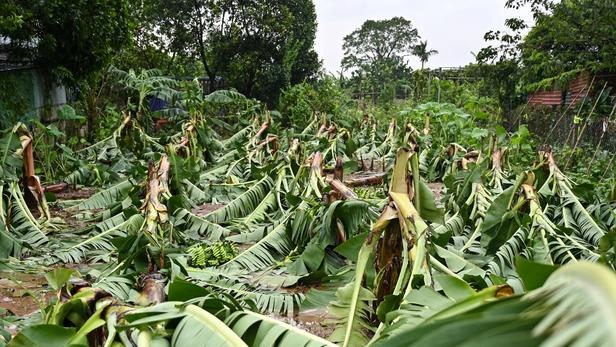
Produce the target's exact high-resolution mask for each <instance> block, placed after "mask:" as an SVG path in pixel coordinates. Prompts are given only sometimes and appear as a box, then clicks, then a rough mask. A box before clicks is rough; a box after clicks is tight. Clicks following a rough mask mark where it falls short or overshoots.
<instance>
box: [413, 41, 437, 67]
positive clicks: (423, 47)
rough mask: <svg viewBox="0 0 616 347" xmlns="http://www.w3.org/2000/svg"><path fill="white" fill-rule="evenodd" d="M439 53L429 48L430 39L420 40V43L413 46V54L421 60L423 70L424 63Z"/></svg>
mask: <svg viewBox="0 0 616 347" xmlns="http://www.w3.org/2000/svg"><path fill="white" fill-rule="evenodd" d="M435 54H438V51H437V50H435V49H430V50H428V40H426V41H419V44H418V45H416V46H415V47H413V55H416V56H418V57H419V61H421V69H422V70H423V68H424V64H425V63H427V62H428V59H430V57H431V56H433V55H435Z"/></svg>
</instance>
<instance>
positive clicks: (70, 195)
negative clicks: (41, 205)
mask: <svg viewBox="0 0 616 347" xmlns="http://www.w3.org/2000/svg"><path fill="white" fill-rule="evenodd" d="M96 191H97V189H96V188H90V187H82V188H79V189H73V188H70V187H69V188H68V189H65V190H64V191H62V192H60V193H56V198H57V199H59V200H78V199H87V198H89V197H91V196H92V195H94V194H95V193H96Z"/></svg>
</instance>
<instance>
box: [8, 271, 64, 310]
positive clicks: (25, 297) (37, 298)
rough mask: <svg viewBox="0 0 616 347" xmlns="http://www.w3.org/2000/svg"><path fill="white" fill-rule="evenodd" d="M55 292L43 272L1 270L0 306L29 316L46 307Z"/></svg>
mask: <svg viewBox="0 0 616 347" xmlns="http://www.w3.org/2000/svg"><path fill="white" fill-rule="evenodd" d="M54 295H55V293H54V292H53V291H52V290H51V288H49V287H48V286H47V280H46V279H45V276H44V275H43V274H28V273H19V272H4V271H3V272H0V307H2V308H4V309H6V310H8V311H9V313H11V314H14V315H17V316H27V315H29V314H31V313H33V312H35V311H37V310H39V309H40V308H42V307H45V306H46V305H47V303H48V302H49V299H50V298H52V297H53V296H54Z"/></svg>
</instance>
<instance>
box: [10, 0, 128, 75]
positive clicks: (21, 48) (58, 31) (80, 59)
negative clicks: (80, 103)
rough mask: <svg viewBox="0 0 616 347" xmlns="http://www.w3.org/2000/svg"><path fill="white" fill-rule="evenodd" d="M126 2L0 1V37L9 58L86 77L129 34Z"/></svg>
mask: <svg viewBox="0 0 616 347" xmlns="http://www.w3.org/2000/svg"><path fill="white" fill-rule="evenodd" d="M128 4H129V1H127V0H87V1H62V0H47V1H27V0H8V1H6V2H4V3H3V4H1V5H0V37H4V38H5V47H4V50H6V52H7V53H8V54H9V56H8V59H9V60H10V61H13V62H24V61H25V62H32V63H34V64H36V65H37V66H38V67H39V68H42V69H43V70H45V71H47V72H50V73H52V74H54V75H55V76H56V77H58V78H61V79H64V80H76V79H81V78H86V77H88V76H89V75H90V74H92V73H93V72H95V71H98V70H100V69H101V68H102V67H104V66H105V65H106V64H108V63H109V61H110V60H111V58H112V57H113V56H114V55H115V54H116V53H117V52H118V51H119V50H120V49H121V48H122V47H125V46H126V45H127V44H128V43H129V42H130V38H131V18H130V13H129V7H128Z"/></svg>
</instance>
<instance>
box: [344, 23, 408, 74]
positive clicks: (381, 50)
mask: <svg viewBox="0 0 616 347" xmlns="http://www.w3.org/2000/svg"><path fill="white" fill-rule="evenodd" d="M418 39H419V34H418V32H417V29H415V28H414V27H413V25H412V24H411V21H409V20H407V19H404V18H403V17H394V18H391V19H386V20H367V21H365V22H364V24H362V26H361V27H360V28H358V29H356V30H355V31H353V32H352V33H350V34H349V35H347V36H345V37H344V44H343V46H342V48H343V49H344V58H343V60H342V66H343V68H346V69H353V68H358V69H364V70H370V69H372V68H374V67H377V66H382V65H400V64H404V58H405V57H407V56H409V55H411V54H412V53H413V48H414V47H415V44H416V43H417V40H418Z"/></svg>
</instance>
